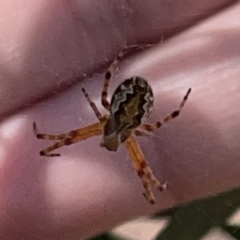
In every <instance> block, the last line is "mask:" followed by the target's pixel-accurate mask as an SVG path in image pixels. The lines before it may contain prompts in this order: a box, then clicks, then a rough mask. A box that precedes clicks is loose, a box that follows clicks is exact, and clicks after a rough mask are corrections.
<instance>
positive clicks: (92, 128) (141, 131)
mask: <svg viewBox="0 0 240 240" xmlns="http://www.w3.org/2000/svg"><path fill="white" fill-rule="evenodd" d="M124 53H125V51H122V52H121V53H120V54H119V55H118V57H117V58H116V59H115V60H114V61H113V63H112V64H111V65H110V67H109V69H108V71H107V72H106V74H105V81H104V85H103V90H102V98H101V102H102V105H103V106H104V108H105V109H106V110H107V111H109V115H104V116H102V114H101V113H100V111H99V110H98V108H97V106H96V104H95V103H94V102H93V101H92V100H91V98H90V96H89V94H88V93H87V92H86V90H85V89H82V91H83V93H84V96H85V97H86V99H87V101H88V103H89V105H90V107H91V108H92V110H93V112H94V113H95V115H96V117H97V118H98V120H99V122H97V123H94V124H91V125H89V126H86V127H83V128H80V129H77V130H73V131H70V132H69V133H63V134H59V135H52V134H43V133H38V131H37V125H36V123H33V131H34V134H35V136H36V137H37V138H39V139H48V140H55V141H56V142H55V143H54V144H53V145H52V146H50V147H48V148H46V149H44V150H42V151H40V155H42V156H50V157H56V156H60V154H59V153H52V151H54V150H55V149H58V148H60V147H63V146H65V145H70V144H74V143H76V142H80V141H83V140H87V139H88V138H91V137H93V136H97V135H102V140H101V143H100V145H101V146H102V147H105V148H106V149H108V150H109V151H117V149H118V147H119V146H120V145H121V144H122V143H124V145H125V147H126V149H127V150H128V152H129V155H130V158H131V161H132V164H133V166H134V168H135V169H136V171H137V173H138V176H139V177H140V178H141V179H142V183H143V187H144V189H145V192H144V193H143V196H144V197H145V198H146V199H147V201H149V202H150V203H151V204H154V203H155V197H154V194H153V192H152V189H151V185H153V186H155V187H156V188H157V189H159V191H160V192H162V191H163V190H164V189H165V188H166V183H164V184H162V183H160V182H159V181H158V180H157V178H156V177H155V176H154V174H153V172H152V170H151V168H150V167H149V165H148V163H147V161H146V159H145V156H144V154H143V152H142V150H141V147H140V146H139V144H138V142H137V140H136V138H135V136H136V135H137V136H142V135H150V134H151V132H152V131H153V130H155V129H157V128H160V127H161V126H162V125H163V124H165V123H167V122H168V121H170V120H171V119H173V118H176V117H177V116H179V114H180V112H181V110H182V108H183V107H184V104H185V102H186V101H187V99H188V96H189V94H190V92H191V88H189V89H188V91H187V93H186V95H185V96H184V98H183V100H182V102H181V104H180V106H179V108H178V109H177V110H176V111H173V112H172V113H171V114H169V115H168V116H167V117H165V118H164V119H162V120H161V121H157V122H156V123H154V124H148V123H145V121H146V120H147V118H148V117H149V115H150V113H151V111H152V107H153V101H154V97H153V91H152V88H151V86H150V85H149V84H148V82H147V80H146V79H144V78H142V77H140V76H134V77H131V78H129V79H126V80H125V81H124V82H123V83H121V84H120V85H119V86H118V87H117V89H116V90H115V92H114V93H113V95H112V99H111V102H110V103H109V101H108V100H107V96H108V86H109V82H110V79H111V76H112V72H113V71H114V70H115V69H116V67H117V65H118V63H119V60H120V59H121V58H122V57H123V55H124Z"/></svg>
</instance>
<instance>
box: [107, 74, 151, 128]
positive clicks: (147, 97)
mask: <svg viewBox="0 0 240 240" xmlns="http://www.w3.org/2000/svg"><path fill="white" fill-rule="evenodd" d="M152 107H153V91H152V88H151V86H150V85H149V84H148V82H147V80H145V79H144V78H142V77H139V76H135V77H132V78H130V79H127V80H125V81H124V82H123V83H121V84H120V85H119V86H118V87H117V89H116V90H115V92H114V93H113V95H112V99H111V107H110V114H111V117H112V119H114V121H115V126H116V127H117V129H116V130H117V131H119V132H121V131H123V130H126V129H134V128H136V127H138V126H139V125H140V124H142V123H143V122H145V120H146V119H147V118H148V116H149V114H150V113H151V110H152Z"/></svg>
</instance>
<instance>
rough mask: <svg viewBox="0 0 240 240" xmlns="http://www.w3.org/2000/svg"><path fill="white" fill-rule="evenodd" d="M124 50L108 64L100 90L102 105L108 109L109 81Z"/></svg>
mask: <svg viewBox="0 0 240 240" xmlns="http://www.w3.org/2000/svg"><path fill="white" fill-rule="evenodd" d="M124 52H125V51H124V50H123V51H121V52H120V53H119V54H118V56H117V57H116V58H115V59H114V61H113V62H112V64H111V65H110V67H109V68H108V70H107V72H106V74H105V81H104V85H103V90H102V105H103V107H104V108H105V109H107V110H108V111H109V110H110V103H109V101H108V100H107V95H108V86H109V82H110V79H111V76H112V72H113V71H114V70H115V69H116V67H117V65H118V63H119V61H120V59H121V58H122V57H123V55H124Z"/></svg>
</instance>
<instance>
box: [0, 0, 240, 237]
mask: <svg viewBox="0 0 240 240" xmlns="http://www.w3.org/2000/svg"><path fill="white" fill-rule="evenodd" d="M20 2H21V3H20ZM65 2H66V3H65V4H63V3H61V4H59V1H51V4H49V3H48V1H42V2H41V3H39V4H38V5H36V4H35V3H34V6H31V4H32V1H27V0H25V1H17V3H16V1H13V0H12V1H9V0H8V1H7V0H6V1H1V5H2V7H1V8H0V9H1V10H0V11H1V20H2V21H1V26H0V27H1V37H0V49H1V51H0V54H1V58H0V59H1V78H0V81H1V82H0V89H1V92H0V98H1V109H0V113H1V117H2V122H1V125H0V132H1V135H0V146H1V148H0V156H1V158H0V159H1V161H0V163H1V168H0V169H1V173H0V174H1V175H0V176H1V179H0V183H1V185H0V191H1V194H0V208H1V214H0V239H51V240H52V239H82V238H85V237H89V236H91V235H92V234H96V233H98V232H100V231H103V230H109V229H111V228H112V227H114V226H116V225H117V224H120V223H121V222H123V221H126V220H129V219H131V218H134V217H136V216H139V215H144V214H150V213H152V212H155V211H157V210H165V209H168V208H170V207H172V206H176V205H178V204H181V203H183V202H188V201H191V200H193V199H196V198H200V197H207V196H209V195H214V194H216V193H218V192H221V191H227V190H229V189H231V188H234V187H237V186H239V183H240V174H239V171H240V161H239V159H240V152H239V142H240V127H239V119H240V113H239V102H240V95H239V91H240V80H239V76H240V68H239V62H240V57H239V56H240V44H239V35H238V33H239V31H240V20H239V11H240V5H239V4H238V5H235V6H232V7H231V8H226V9H225V10H224V11H222V12H221V13H218V14H215V15H214V16H213V17H212V18H208V19H206V20H205V22H202V23H201V24H199V25H196V26H194V27H192V28H191V29H189V30H187V31H185V32H183V33H182V34H181V35H176V36H175V37H173V38H172V39H171V40H169V41H166V42H164V43H163V44H160V45H157V46H156V47H155V48H153V49H150V50H148V51H145V52H141V53H140V54H136V55H133V56H132V57H131V58H128V59H125V61H123V63H122V64H121V65H120V70H121V71H120V72H117V73H116V75H115V78H114V79H112V82H111V83H110V93H112V91H113V90H114V88H116V86H117V85H118V84H119V83H120V82H121V81H122V80H123V79H124V78H126V77H130V76H132V75H135V74H136V75H141V76H143V77H145V78H147V79H148V80H149V82H150V84H151V85H152V87H153V90H154V94H155V107H154V110H153V113H152V115H151V116H150V118H149V122H154V121H157V120H158V118H162V117H164V116H165V115H166V114H168V113H170V112H171V111H173V110H175V109H176V108H177V107H178V105H179V103H180V101H181V99H182V97H183V96H184V94H185V93H186V91H187V89H188V88H189V87H191V88H192V93H191V95H190V97H189V100H188V102H187V103H186V106H185V107H184V109H183V112H182V113H181V115H180V116H179V117H178V118H176V119H175V120H173V122H171V123H169V124H167V125H166V126H165V127H164V128H162V129H159V130H157V131H156V132H155V133H154V136H152V137H142V138H141V139H139V142H140V144H141V146H142V149H143V151H144V153H145V155H146V158H147V160H148V162H149V165H150V166H151V168H152V170H153V172H154V173H155V175H156V176H157V177H158V179H159V180H160V181H164V180H167V181H168V183H169V184H168V187H167V190H166V191H165V192H164V193H159V192H157V191H155V190H154V193H155V196H156V198H157V203H156V205H155V206H154V207H152V206H151V205H149V204H148V203H147V202H146V201H145V199H144V198H143V197H142V195H141V193H142V191H143V188H142V185H141V181H140V179H139V178H138V176H137V175H136V173H135V171H134V170H133V168H132V166H131V162H130V159H129V156H128V155H127V152H126V150H125V149H124V148H123V147H121V148H120V149H119V151H118V152H117V153H111V152H108V151H107V150H106V149H103V148H100V146H99V144H100V138H99V137H96V138H92V139H91V140H88V141H85V142H82V143H78V144H77V145H73V146H71V147H65V148H61V149H59V150H58V152H59V153H61V154H62V156H61V157H60V158H46V157H40V156H39V154H38V153H39V151H40V150H41V149H43V148H44V147H47V146H48V145H49V143H50V142H47V141H46V142H45V141H40V140H37V139H36V138H34V135H33V132H32V122H33V121H36V122H37V123H38V127H39V130H40V131H41V132H46V133H61V132H67V131H69V130H72V129H76V128H78V127H82V126H85V125H88V124H91V123H94V122H96V121H97V119H96V117H95V116H94V114H93V112H92V111H91V109H90V107H89V106H88V105H87V101H86V100H85V98H84V96H83V94H82V92H81V87H82V86H84V87H85V88H86V90H87V91H88V93H89V94H90V96H91V97H92V98H93V100H95V101H96V102H97V105H98V106H100V101H99V100H100V91H101V90H100V89H102V83H103V78H104V74H103V73H104V71H106V66H107V63H109V61H110V60H113V58H114V57H115V56H116V54H117V53H118V51H120V50H121V47H123V46H126V42H128V43H129V44H136V43H142V42H144V43H149V42H150V40H151V39H154V41H155V42H159V41H160V39H161V37H162V35H163V33H165V34H167V33H168V32H171V29H176V27H179V24H180V26H183V25H187V24H188V23H189V21H190V20H191V19H197V16H199V18H201V17H200V16H201V15H202V14H203V13H204V12H206V13H209V12H213V13H214V1H211V6H209V5H207V4H209V3H208V2H209V1H206V3H204V1H195V4H194V6H191V9H190V10H189V9H188V8H190V5H189V2H188V1H185V2H184V1H181V5H179V3H178V5H177V3H175V1H172V2H171V3H169V4H168V5H163V6H159V5H157V2H158V1H156V6H154V4H155V1H152V8H147V7H146V6H148V5H147V4H143V5H142V6H136V5H135V4H136V3H135V2H134V3H133V2H131V1H129V2H127V4H126V2H121V3H119V5H117V6H114V5H113V3H112V5H111V6H109V4H107V3H105V5H100V4H99V5H98V6H95V5H94V7H93V6H92V5H91V3H88V4H87V5H86V3H85V2H81V1H79V2H77V1H75V2H74V1H72V2H71V4H70V3H69V2H70V1H65ZM107 2H108V1H107ZM119 2H120V1H119ZM176 2H178V1H176ZM215 2H216V7H215V8H217V6H220V5H221V4H224V3H227V2H229V3H230V2H233V1H215ZM220 2H221V3H220ZM108 3H109V2H108ZM13 5H14V6H15V7H14V9H12V6H13ZM185 6H186V7H185ZM122 7H124V8H122ZM125 8H127V9H128V10H126V9H125ZM79 9H81V10H79ZM124 9H125V10H124ZM130 9H131V10H130ZM193 10H195V11H193ZM126 11H127V12H126ZM129 11H130V13H129ZM26 12H27V14H26ZM134 13H136V14H134ZM161 13H162V14H161ZM190 13H191V14H190ZM90 14H91V16H90ZM174 16H177V17H176V19H175V18H174ZM186 16H188V17H186ZM123 19H124V20H126V22H124V21H123ZM180 20H182V22H181V21H180ZM144 24H145V25H144ZM144 26H145V27H144ZM161 26H164V27H163V28H161ZM166 29H167V30H166ZM171 34H172V32H171ZM151 43H152V42H151ZM103 65H104V67H101V68H100V67H99V66H103ZM85 73H87V74H94V73H96V74H95V75H94V76H93V77H90V78H88V79H87V80H85V81H82V82H81V81H80V84H79V85H77V84H76V86H73V87H72V88H70V89H68V90H66V91H63V92H61V93H60V94H56V91H57V90H59V89H61V87H63V85H64V84H63V82H68V81H69V82H70V81H71V80H73V79H75V78H76V77H77V76H80V78H81V79H83V77H81V76H82V75H83V74H85ZM99 73H101V74H99ZM81 79H80V80H81ZM82 83H83V84H84V85H82ZM47 93H48V94H49V93H52V94H55V98H50V99H48V100H47V101H46V100H45V99H44V98H43V99H42V100H41V103H39V104H29V106H28V107H29V108H28V109H26V108H24V106H25V105H26V103H28V102H29V101H30V100H31V101H33V100H35V99H37V98H39V97H42V96H43V95H44V94H47ZM20 108H22V110H19V109H20ZM100 109H101V110H102V107H100ZM10 113H11V114H10Z"/></svg>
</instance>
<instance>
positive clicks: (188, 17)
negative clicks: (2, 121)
mask: <svg viewBox="0 0 240 240" xmlns="http://www.w3.org/2000/svg"><path fill="white" fill-rule="evenodd" d="M160 2H161V1H158V0H154V1H151V4H149V2H148V1H142V2H141V4H139V3H136V1H123V0H122V1H116V2H114V3H112V4H109V1H101V2H98V1H80V0H78V1H58V0H52V1H38V2H37V3H35V2H32V1H31V0H21V1H16V0H11V1H9V0H2V1H1V3H0V4H1V5H0V6H1V7H0V16H1V22H0V32H1V37H0V72H1V75H0V76H1V77H0V89H1V92H0V102H1V108H0V116H1V117H6V116H8V115H10V114H13V113H14V111H15V112H16V111H18V110H19V108H21V109H23V108H24V107H26V106H27V107H28V106H29V105H30V104H32V103H33V102H35V101H37V100H39V99H41V100H42V99H43V97H44V96H46V95H47V96H49V95H50V93H51V92H56V91H63V90H64V89H66V88H67V87H71V86H72V83H74V84H76V82H79V81H83V80H84V79H85V76H88V77H91V76H93V75H94V73H96V72H97V73H99V72H103V71H104V70H105V69H106V67H107V65H108V64H109V63H110V62H111V61H112V60H113V58H114V57H116V54H118V52H119V51H120V50H122V48H123V47H126V46H127V45H129V44H138V43H141V44H142V43H157V42H159V41H161V39H162V37H164V39H166V38H167V37H168V36H170V35H173V34H174V33H176V31H179V30H182V29H184V28H187V27H189V26H190V25H192V24H194V23H196V22H197V21H199V20H201V19H203V18H204V17H206V16H208V15H211V14H214V13H216V12H217V10H219V9H221V8H223V7H224V6H227V5H228V4H230V3H232V2H235V1H233V0H214V1H207V0H205V1H203V0H197V1H195V2H194V4H192V3H191V0H184V1H181V3H180V4H181V6H179V3H178V2H179V1H171V2H170V3H169V4H167V5H166V4H159V3H160ZM13 5H14V6H16V8H13V7H12V6H13ZM203 9H205V10H203ZM173 16H175V17H173ZM69 83H71V84H69Z"/></svg>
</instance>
